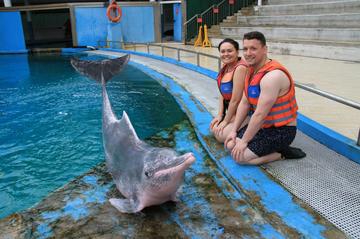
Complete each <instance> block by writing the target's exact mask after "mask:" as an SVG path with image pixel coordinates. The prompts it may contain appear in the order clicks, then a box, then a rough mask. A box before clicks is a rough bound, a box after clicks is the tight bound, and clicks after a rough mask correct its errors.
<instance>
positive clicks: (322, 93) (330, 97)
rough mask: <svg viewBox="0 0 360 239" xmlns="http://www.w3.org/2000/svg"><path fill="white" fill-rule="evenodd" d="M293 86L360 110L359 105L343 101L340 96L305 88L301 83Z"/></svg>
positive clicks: (346, 100)
mask: <svg viewBox="0 0 360 239" xmlns="http://www.w3.org/2000/svg"><path fill="white" fill-rule="evenodd" d="M295 86H297V87H299V88H301V89H303V90H306V91H310V92H312V93H315V94H317V95H320V96H323V97H325V98H328V99H330V100H333V101H336V102H339V103H341V104H343V105H347V106H350V107H352V108H355V109H358V110H360V104H359V103H357V102H355V101H352V100H348V99H345V98H343V97H340V96H337V95H334V94H331V93H329V92H326V91H322V90H319V89H316V88H313V87H310V86H307V85H304V84H301V83H296V82H295Z"/></svg>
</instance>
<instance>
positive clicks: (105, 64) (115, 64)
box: [71, 54, 130, 84]
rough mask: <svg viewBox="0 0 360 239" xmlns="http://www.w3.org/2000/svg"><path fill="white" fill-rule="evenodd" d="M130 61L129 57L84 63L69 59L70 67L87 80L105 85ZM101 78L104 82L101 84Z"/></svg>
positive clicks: (84, 61)
mask: <svg viewBox="0 0 360 239" xmlns="http://www.w3.org/2000/svg"><path fill="white" fill-rule="evenodd" d="M129 59H130V55H129V54H127V55H124V56H122V57H119V58H115V59H106V60H102V61H86V60H80V59H78V58H72V59H71V65H72V66H73V67H74V68H75V69H76V70H77V71H78V72H79V73H80V74H83V75H85V76H87V77H89V78H92V79H94V80H97V81H98V82H100V83H102V84H106V82H108V81H109V80H110V79H111V78H113V76H114V75H116V74H117V73H119V72H120V71H121V70H122V69H123V68H124V66H126V64H127V62H128V61H129ZM102 76H103V79H104V82H102Z"/></svg>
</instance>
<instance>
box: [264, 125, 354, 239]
mask: <svg viewBox="0 0 360 239" xmlns="http://www.w3.org/2000/svg"><path fill="white" fill-rule="evenodd" d="M294 145H296V146H297V147H301V148H302V149H304V150H305V151H306V153H307V157H306V158H304V159H300V160H285V161H277V162H274V163H271V164H268V165H266V166H264V168H265V169H266V170H267V171H268V172H269V173H270V174H272V175H273V176H274V177H275V178H277V179H278V180H279V181H280V182H281V183H282V184H283V186H285V187H286V188H287V189H288V190H289V191H290V192H291V193H293V194H294V195H295V196H296V197H298V198H300V199H301V200H303V201H304V202H306V203H307V204H308V205H309V206H311V207H312V208H314V209H315V210H316V211H317V212H319V213H320V214H321V215H322V216H324V217H325V218H326V219H328V220H329V221H330V222H332V223H333V224H334V225H335V226H337V227H338V228H339V229H340V230H342V231H343V232H345V233H346V234H347V235H349V236H350V237H352V238H355V239H360V177H359V175H360V165H359V164H357V163H355V162H353V161H350V160H348V159H347V158H345V157H343V156H341V155H339V154H337V153H335V152H333V151H331V150H329V149H328V148H326V147H325V146H323V145H321V144H320V143H318V142H316V141H314V140H313V139H311V138H309V137H307V136H306V135H304V134H302V133H301V132H298V135H297V137H296V139H295V142H294Z"/></svg>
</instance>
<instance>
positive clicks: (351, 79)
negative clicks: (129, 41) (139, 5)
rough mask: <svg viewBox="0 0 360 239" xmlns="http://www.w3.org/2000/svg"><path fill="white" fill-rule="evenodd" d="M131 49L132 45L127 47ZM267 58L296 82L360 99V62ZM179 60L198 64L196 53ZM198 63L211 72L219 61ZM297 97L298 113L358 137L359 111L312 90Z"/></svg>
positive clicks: (154, 51) (209, 50)
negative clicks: (284, 67) (286, 71)
mask: <svg viewBox="0 0 360 239" xmlns="http://www.w3.org/2000/svg"><path fill="white" fill-rule="evenodd" d="M164 45H165V46H170V47H176V48H181V49H187V50H191V51H197V52H202V53H205V54H209V55H213V56H218V50H217V48H201V47H193V46H191V45H183V44H180V43H167V44H164ZM130 49H131V48H130ZM136 50H137V51H144V52H146V51H147V48H146V47H145V46H144V47H139V46H137V47H136ZM149 50H150V53H152V54H156V55H161V54H162V50H161V48H160V47H157V46H150V48H149ZM269 52H270V53H269V57H270V58H272V59H276V60H278V61H280V62H281V63H282V64H283V65H285V66H286V67H287V68H288V69H289V71H290V72H291V73H292V74H293V77H294V79H295V81H296V82H298V83H302V84H306V85H308V86H311V87H314V88H317V89H320V90H322V91H326V92H329V93H331V94H334V95H337V96H340V97H342V98H345V99H348V100H351V101H354V102H357V103H359V102H360V63H358V62H346V61H336V60H328V59H321V58H310V57H303V56H289V55H275V54H271V49H269ZM164 56H167V57H170V58H176V59H177V57H178V53H177V50H174V49H169V48H164ZM180 59H181V61H185V62H189V63H193V64H197V59H196V55H195V54H193V53H190V52H185V51H181V52H180ZM199 62H200V66H202V67H204V68H208V69H211V70H214V71H217V70H218V64H219V63H218V60H216V59H213V58H209V57H204V56H202V57H200V59H199ZM296 93H297V100H298V104H299V107H300V113H302V114H303V115H305V116H308V117H309V118H311V119H313V120H315V121H317V122H319V123H321V124H323V125H325V126H327V127H329V128H331V129H333V130H335V131H336V132H339V133H340V134H342V135H344V136H346V137H349V138H351V139H352V140H355V141H356V140H357V138H358V134H359V127H360V110H357V109H355V108H352V107H349V106H345V105H342V104H340V103H337V102H335V101H332V100H329V99H326V98H324V97H321V96H318V95H316V94H314V93H311V92H308V91H305V90H302V89H300V88H297V92H296Z"/></svg>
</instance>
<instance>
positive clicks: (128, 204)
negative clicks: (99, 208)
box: [109, 198, 142, 213]
mask: <svg viewBox="0 0 360 239" xmlns="http://www.w3.org/2000/svg"><path fill="white" fill-rule="evenodd" d="M109 202H110V203H111V205H113V206H114V207H115V208H116V209H117V210H119V211H120V212H122V213H135V212H138V211H140V210H141V209H142V208H141V209H140V210H139V201H137V200H136V201H134V200H131V199H127V198H124V199H119V198H110V199H109Z"/></svg>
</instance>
